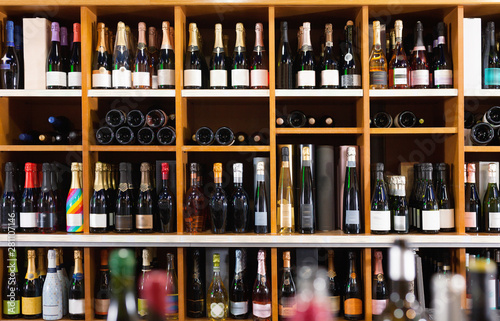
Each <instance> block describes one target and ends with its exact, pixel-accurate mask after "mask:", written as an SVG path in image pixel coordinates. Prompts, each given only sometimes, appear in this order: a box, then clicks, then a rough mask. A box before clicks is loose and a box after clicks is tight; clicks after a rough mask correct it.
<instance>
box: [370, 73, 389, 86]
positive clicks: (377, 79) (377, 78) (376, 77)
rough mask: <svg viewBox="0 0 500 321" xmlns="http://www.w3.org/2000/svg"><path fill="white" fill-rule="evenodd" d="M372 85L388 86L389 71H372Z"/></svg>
mask: <svg viewBox="0 0 500 321" xmlns="http://www.w3.org/2000/svg"><path fill="white" fill-rule="evenodd" d="M370 85H382V86H387V72H386V71H372V72H370Z"/></svg>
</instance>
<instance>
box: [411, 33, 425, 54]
mask: <svg viewBox="0 0 500 321" xmlns="http://www.w3.org/2000/svg"><path fill="white" fill-rule="evenodd" d="M417 50H425V46H424V37H423V35H422V30H418V31H417V38H416V41H415V47H414V48H413V51H417Z"/></svg>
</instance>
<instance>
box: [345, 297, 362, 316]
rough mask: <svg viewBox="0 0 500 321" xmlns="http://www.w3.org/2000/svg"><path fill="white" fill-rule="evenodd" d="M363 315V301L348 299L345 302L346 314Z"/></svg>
mask: <svg viewBox="0 0 500 321" xmlns="http://www.w3.org/2000/svg"><path fill="white" fill-rule="evenodd" d="M362 313H363V302H362V301H361V299H356V298H352V299H347V300H345V301H344V314H346V315H360V314H362Z"/></svg>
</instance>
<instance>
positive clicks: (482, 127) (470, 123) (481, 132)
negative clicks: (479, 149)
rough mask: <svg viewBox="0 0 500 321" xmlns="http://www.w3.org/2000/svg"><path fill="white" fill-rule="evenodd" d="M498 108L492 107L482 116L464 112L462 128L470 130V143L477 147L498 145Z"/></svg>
mask: <svg viewBox="0 0 500 321" xmlns="http://www.w3.org/2000/svg"><path fill="white" fill-rule="evenodd" d="M499 127H500V107H499V106H493V107H491V108H489V109H488V110H487V111H486V112H485V113H484V114H481V113H478V114H474V113H472V112H469V111H465V112H464V128H466V129H470V134H469V135H468V136H469V138H470V143H466V145H467V144H472V145H477V146H485V145H498V144H500V133H499V132H498V130H499Z"/></svg>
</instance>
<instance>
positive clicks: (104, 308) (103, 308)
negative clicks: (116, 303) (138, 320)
mask: <svg viewBox="0 0 500 321" xmlns="http://www.w3.org/2000/svg"><path fill="white" fill-rule="evenodd" d="M108 309H109V299H95V300H94V311H95V314H97V315H108ZM139 311H140V310H139Z"/></svg>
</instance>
